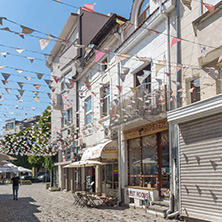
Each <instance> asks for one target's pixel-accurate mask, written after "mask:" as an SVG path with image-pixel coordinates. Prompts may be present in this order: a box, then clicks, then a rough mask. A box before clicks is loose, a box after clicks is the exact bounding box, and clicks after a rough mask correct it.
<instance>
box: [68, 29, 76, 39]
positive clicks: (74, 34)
mask: <svg viewBox="0 0 222 222" xmlns="http://www.w3.org/2000/svg"><path fill="white" fill-rule="evenodd" d="M76 35H77V31H76V28H75V29H74V30H73V32H72V33H71V34H70V36H69V37H68V40H69V41H70V42H74V41H75V40H76Z"/></svg>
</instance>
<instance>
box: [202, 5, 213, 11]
mask: <svg viewBox="0 0 222 222" xmlns="http://www.w3.org/2000/svg"><path fill="white" fill-rule="evenodd" d="M203 5H204V6H205V7H206V8H207V9H208V11H209V12H210V13H212V12H213V11H214V6H213V5H210V4H207V3H203Z"/></svg>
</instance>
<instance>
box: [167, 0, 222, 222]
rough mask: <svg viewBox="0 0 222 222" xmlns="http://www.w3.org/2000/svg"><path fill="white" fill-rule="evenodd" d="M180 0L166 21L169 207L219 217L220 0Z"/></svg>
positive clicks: (183, 213) (202, 216)
mask: <svg viewBox="0 0 222 222" xmlns="http://www.w3.org/2000/svg"><path fill="white" fill-rule="evenodd" d="M184 2H185V1H184ZM186 4H187V6H188V7H186V5H183V4H182V3H180V2H178V4H177V9H176V11H175V16H174V20H171V22H170V23H171V24H172V28H171V31H172V32H171V35H172V36H175V37H177V38H178V39H176V42H177V43H176V44H175V45H173V46H172V48H171V62H172V69H171V79H172V91H171V100H172V101H174V102H175V107H177V109H175V110H173V111H170V112H168V121H169V127H170V141H171V144H170V147H171V173H172V177H171V178H172V183H171V184H172V186H171V192H172V195H173V196H174V200H175V201H174V211H176V214H177V215H178V214H180V215H181V216H184V217H189V218H194V219H200V220H206V221H221V218H222V214H221V209H222V204H221V202H220V201H219V199H220V198H221V196H222V191H221V169H222V165H221V155H222V149H221V147H222V133H221V132H222V124H221V122H222V121H221V120H222V94H221V93H222V74H221V58H222V57H221V52H222V51H221V47H222V40H221V34H220V32H218V30H219V29H220V24H221V19H222V16H221V15H222V10H221V5H222V3H221V1H219V0H208V1H204V2H203V1H190V4H189V2H188V1H186ZM173 68H175V69H173ZM172 95H173V96H172ZM174 96H175V97H174ZM170 210H171V211H172V210H173V204H172V205H171V209H170ZM174 215H175V214H174Z"/></svg>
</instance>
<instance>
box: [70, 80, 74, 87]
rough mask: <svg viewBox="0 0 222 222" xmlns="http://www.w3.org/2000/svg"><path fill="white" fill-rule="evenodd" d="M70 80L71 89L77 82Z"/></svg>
mask: <svg viewBox="0 0 222 222" xmlns="http://www.w3.org/2000/svg"><path fill="white" fill-rule="evenodd" d="M68 80H69V83H70V87H73V86H74V82H75V80H74V79H68Z"/></svg>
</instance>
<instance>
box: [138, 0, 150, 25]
mask: <svg viewBox="0 0 222 222" xmlns="http://www.w3.org/2000/svg"><path fill="white" fill-rule="evenodd" d="M149 15H150V0H144V1H143V2H142V4H141V6H140V9H139V13H138V25H140V24H141V23H142V22H143V21H144V20H145V19H146V18H147V17H148V16H149Z"/></svg>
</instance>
